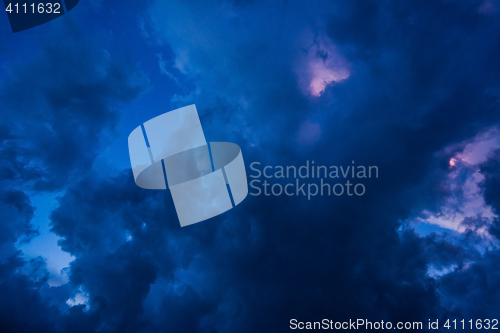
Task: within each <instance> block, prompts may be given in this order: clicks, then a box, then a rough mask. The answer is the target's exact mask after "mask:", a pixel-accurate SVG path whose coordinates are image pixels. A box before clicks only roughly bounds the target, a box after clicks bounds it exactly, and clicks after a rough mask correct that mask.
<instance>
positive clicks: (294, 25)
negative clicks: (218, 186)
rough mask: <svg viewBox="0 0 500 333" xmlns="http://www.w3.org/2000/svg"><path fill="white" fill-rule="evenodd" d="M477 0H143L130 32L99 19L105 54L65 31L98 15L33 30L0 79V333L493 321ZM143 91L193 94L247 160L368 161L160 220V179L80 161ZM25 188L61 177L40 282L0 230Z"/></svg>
mask: <svg viewBox="0 0 500 333" xmlns="http://www.w3.org/2000/svg"><path fill="white" fill-rule="evenodd" d="M486 2H488V0H487V1H486ZM486 2H482V1H479V2H474V1H473V2H465V1H414V2H400V1H384V2H375V1H367V2H352V1H343V2H336V3H330V4H327V3H322V4H321V5H319V4H317V3H309V2H302V1H291V2H282V3H275V4H270V3H265V2H263V1H231V2H225V1H218V2H201V3H198V2H192V1H188V2H179V3H175V2H170V1H169V2H157V3H156V2H151V3H150V7H149V8H148V9H144V8H142V9H141V10H140V11H139V12H138V13H137V18H136V21H135V22H131V23H130V26H129V27H128V29H130V30H125V31H124V30H122V29H121V28H123V29H125V28H124V26H123V22H121V21H120V22H121V23H116V24H117V26H119V27H120V29H118V28H116V29H113V24H111V23H110V22H109V21H106V22H103V23H101V25H102V26H103V27H105V29H104V30H105V31H106V33H104V35H105V36H107V37H106V38H109V39H110V40H112V41H111V42H109V41H106V38H104V37H102V38H100V39H99V38H98V39H97V40H99V41H100V42H101V43H103V44H104V45H107V46H108V48H109V50H108V48H105V47H104V46H100V44H99V43H95V42H94V40H91V39H90V38H87V37H85V34H86V31H87V30H89V31H90V30H92V34H97V35H99V34H100V33H102V32H95V31H94V30H93V29H90V28H88V29H87V27H86V26H85V23H89V24H90V22H91V20H90V19H88V18H87V20H88V22H87V21H86V20H83V19H82V20H81V21H78V22H73V23H71V24H66V25H61V26H62V27H65V29H68V30H69V32H68V33H69V38H67V39H65V40H64V41H61V42H58V43H55V42H54V41H44V42H43V43H42V47H41V49H40V50H39V51H38V52H37V54H36V55H35V56H33V58H32V59H30V60H29V61H27V62H26V63H18V64H16V65H15V66H14V67H13V69H12V70H11V71H10V73H9V75H8V76H7V77H5V78H4V79H3V81H2V84H1V85H0V87H1V90H0V96H1V99H0V110H1V112H2V119H1V125H0V138H1V139H2V141H1V142H2V143H1V146H0V151H1V152H2V157H3V158H2V162H0V168H1V169H0V176H1V182H0V185H1V186H0V196H1V198H2V200H1V203H0V212H1V213H2V218H3V221H4V222H3V223H2V224H1V225H0V255H1V257H0V266H1V268H0V295H2V297H1V298H0V327H1V328H2V331H6V332H31V331H37V332H44V331H47V332H282V331H287V330H288V329H289V321H290V319H292V318H296V319H298V320H301V321H315V320H322V319H323V318H329V319H332V320H334V321H346V320H347V321H348V320H349V319H353V320H355V319H357V318H363V319H368V320H371V321H381V320H384V321H391V322H393V323H394V324H395V323H396V322H398V321H403V322H404V321H412V322H413V321H422V322H424V327H425V325H426V323H427V321H428V319H431V320H436V319H439V320H440V321H444V320H446V319H458V320H461V319H465V320H466V321H468V320H469V319H477V318H483V319H494V318H495V316H497V315H498V314H497V313H496V312H497V311H496V310H497V309H498V308H499V307H500V294H499V291H498V290H499V286H500V279H499V274H498V270H497V269H496V268H497V267H498V265H499V264H500V252H499V249H498V248H499V246H498V244H500V243H499V242H500V237H499V236H500V225H499V221H498V216H497V214H498V207H499V195H500V193H499V189H500V187H499V184H500V178H499V177H500V174H499V167H500V165H499V162H498V161H499V158H498V156H499V155H498V149H499V148H500V135H498V134H497V133H498V132H496V131H495V128H496V126H498V125H499V124H500V113H499V112H498V111H499V108H500V99H499V98H498V89H499V88H498V87H500V76H499V70H500V57H498V54H500V21H499V20H498V15H499V14H498V13H497V12H496V11H495V9H494V8H496V7H495V6H494V5H491V6H490V5H486V4H485V3H486ZM490 2H491V3H494V1H490ZM488 3H489V2H488ZM93 6H97V7H93ZM101 6H108V7H107V8H109V6H113V4H112V3H109V4H108V3H106V2H103V3H102V4H101ZM81 7H82V8H86V11H85V13H86V14H85V15H89V14H88V13H97V12H96V11H98V9H96V8H99V6H98V5H96V4H94V5H92V6H91V5H89V6H88V7H85V6H84V5H83V4H82V5H81ZM106 10H108V9H106ZM133 10H134V9H133V6H131V5H130V4H125V5H124V6H123V7H121V8H120V9H119V10H118V9H117V12H116V13H115V14H113V15H114V16H113V17H114V18H115V19H117V18H120V17H127V18H130V17H131V14H130V13H133ZM74 12H76V10H75V11H74ZM124 12H125V13H127V14H123V13H124ZM82 15H84V14H82ZM66 16H69V15H66ZM85 17H87V16H85ZM96 17H97V18H99V19H102V17H101V16H99V15H98V14H96ZM97 30H98V29H97ZM135 30H137V31H138V32H133V33H132V32H131V31H135ZM139 32H140V33H139ZM89 34H90V32H89ZM109 36H111V37H109ZM106 43H109V44H106ZM138 49H141V51H140V52H142V53H139V54H140V56H138V55H137V53H135V52H139V51H137V50H138ZM118 50H119V51H120V52H123V53H126V54H129V55H130V57H129V58H127V57H117V56H116V53H115V52H114V51H117V52H118ZM160 52H163V53H162V54H163V56H162V57H159V56H157V55H158V54H159V53H160ZM136 58H137V59H141V60H137V61H136ZM158 58H160V59H162V60H164V62H163V63H161V64H160V69H161V71H162V72H160V69H158V67H157V65H158ZM167 58H168V59H167ZM124 59H128V60H124ZM148 59H150V60H151V59H152V60H151V61H153V62H154V65H155V66H151V67H149V65H144V64H146V63H148V61H149V60H148ZM142 68H145V69H144V71H143V70H142ZM166 71H168V74H167V75H165V74H166ZM146 77H147V78H146ZM166 80H169V81H168V83H165V82H166ZM172 82H174V83H175V84H176V85H177V86H175V87H173V86H171V85H173V84H174V83H172ZM146 88H149V91H148V93H147V94H145V95H141V93H142V92H144V91H145V90H146ZM188 90H189V91H188ZM186 91H188V92H186ZM165 100H170V101H171V102H170V104H171V105H169V107H170V108H171V109H173V108H175V107H176V106H179V105H184V104H188V103H189V104H191V103H196V104H197V107H198V110H199V112H200V116H201V119H202V124H203V126H204V131H205V134H206V136H207V139H209V140H210V141H218V140H220V141H231V142H236V143H238V145H240V146H241V148H242V151H243V156H244V159H245V162H246V165H247V174H249V173H250V172H251V171H250V169H249V164H250V163H251V162H253V161H259V162H261V163H262V164H263V165H265V164H267V163H269V164H273V165H297V166H300V165H303V164H304V163H305V161H306V160H314V161H316V163H317V164H322V165H349V164H350V163H351V161H352V160H355V161H356V163H357V164H358V165H377V166H378V167H379V178H378V179H370V180H367V181H366V182H365V184H366V188H367V190H366V194H365V195H364V196H362V197H354V196H353V197H349V196H340V197H331V196H330V197H328V196H323V197H319V196H318V197H314V198H312V199H311V200H310V201H308V200H307V198H304V197H295V196H294V197H287V196H278V197H276V196H264V195H262V196H248V197H247V198H246V199H245V201H243V202H242V203H241V205H239V206H238V207H236V208H235V209H232V210H231V211H229V212H227V213H225V214H223V215H220V216H217V217H215V218H212V219H210V220H208V221H204V222H202V223H198V224H195V225H192V226H189V227H185V228H180V226H179V225H178V220H177V216H176V213H175V209H174V206H173V203H172V199H171V197H170V194H169V192H168V191H150V190H144V189H140V188H138V187H137V186H136V185H135V183H134V180H133V177H132V174H131V171H130V170H129V169H126V170H122V171H120V172H117V173H116V174H115V175H113V176H111V177H108V176H107V175H106V176H105V175H103V174H101V173H100V172H99V171H98V170H96V168H93V167H92V166H93V163H94V161H95V158H96V156H98V155H99V154H100V153H102V152H103V151H106V149H108V147H107V146H106V144H107V143H109V142H105V141H103V140H102V136H103V135H104V134H109V133H115V134H116V133H121V132H123V131H124V132H127V133H128V130H129V129H130V130H131V129H133V128H135V127H136V126H137V125H138V123H139V122H137V123H136V122H135V119H139V118H134V117H131V116H130V113H134V114H139V115H141V116H142V115H143V114H149V113H147V112H150V110H151V109H153V110H161V108H162V107H163V105H165V103H166V102H165ZM130 103H132V104H134V103H139V107H137V108H135V109H134V108H133V106H132V107H131V108H132V111H130V106H129V105H130ZM120 110H124V111H120ZM163 111H167V110H163ZM163 111H161V112H163ZM132 118H134V122H132V121H131V120H130V119H132ZM120 119H125V121H121V120H120ZM141 119H142V118H141ZM143 120H147V118H144V119H142V120H141V121H143ZM127 121H128V122H127ZM120 126H121V127H120ZM484 133H486V134H484ZM116 135H117V136H119V135H118V134H116ZM122 139H123V143H122V144H123V145H126V143H125V142H126V140H125V139H124V138H120V140H122ZM495 140H497V141H495ZM121 154H122V152H121V151H116V152H112V153H110V155H109V160H110V162H109V163H110V164H113V159H114V158H117V159H119V158H123V156H122V155H121ZM124 154H126V151H125V152H124ZM40 191H49V192H50V191H57V192H60V193H61V195H60V196H59V198H58V204H59V205H58V207H57V208H56V209H54V210H53V211H52V212H51V214H50V221H51V230H52V232H54V233H55V234H57V235H58V236H60V237H61V240H60V241H59V244H60V246H61V248H62V249H63V250H64V251H66V252H69V253H70V254H71V255H73V256H74V257H75V260H74V261H72V262H71V264H70V268H69V270H68V276H69V282H68V283H67V284H64V285H62V286H58V287H48V286H47V284H46V279H47V277H46V267H45V262H44V260H43V258H37V259H34V260H33V261H31V262H28V261H26V260H23V259H21V254H20V253H19V251H18V250H17V249H16V247H15V243H16V242H20V241H27V240H29V239H30V237H33V236H34V235H36V230H35V229H34V228H33V226H32V225H31V224H30V220H31V219H32V218H33V214H34V210H35V209H34V207H33V206H32V203H31V202H30V195H32V194H33V192H35V193H36V192H40ZM460 218H461V220H460V221H459V222H457V221H458V220H457V219H460ZM436 225H437V226H439V228H438V229H432V230H431V229H428V228H430V226H436ZM426 228H427V229H426ZM429 230H430V231H429ZM436 230H437V231H436ZM4 295H6V297H4ZM66 302H68V304H66Z"/></svg>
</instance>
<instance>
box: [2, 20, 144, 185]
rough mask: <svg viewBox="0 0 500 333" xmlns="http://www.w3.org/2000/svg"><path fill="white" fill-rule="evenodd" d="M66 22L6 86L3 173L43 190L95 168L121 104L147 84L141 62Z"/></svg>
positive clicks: (15, 70) (14, 71) (16, 66)
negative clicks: (123, 57)
mask: <svg viewBox="0 0 500 333" xmlns="http://www.w3.org/2000/svg"><path fill="white" fill-rule="evenodd" d="M66 29H67V34H65V35H64V36H62V35H61V36H59V35H57V37H61V38H54V39H50V40H49V39H48V40H47V41H46V42H45V43H43V44H42V49H41V51H40V52H39V54H38V55H37V56H36V57H35V59H32V60H29V62H28V63H27V64H22V65H21V64H13V66H14V68H13V69H12V70H11V71H10V75H9V76H8V77H6V78H5V80H4V81H3V82H2V85H1V88H0V96H1V107H2V110H3V111H2V120H1V122H2V126H1V132H2V137H3V138H4V140H2V145H1V147H0V149H1V153H2V156H3V159H2V166H1V168H2V171H1V174H2V175H4V179H5V180H10V181H16V182H19V181H22V182H28V183H31V184H32V185H33V186H34V188H35V189H42V190H46V189H50V190H54V189H57V188H61V187H62V186H64V185H65V184H67V182H68V181H70V180H72V179H73V178H72V177H73V176H75V175H76V176H77V177H78V174H79V173H81V172H82V171H84V170H86V169H88V168H89V167H90V166H91V165H92V162H93V159H94V158H95V156H96V153H97V145H98V144H99V140H100V134H101V132H102V131H103V130H104V129H112V128H113V127H114V126H115V124H116V122H117V118H118V113H117V107H119V106H121V105H123V103H125V102H129V101H131V100H133V99H134V98H136V97H137V96H138V95H139V94H140V93H141V92H142V91H144V89H145V86H146V85H147V81H146V79H145V78H144V76H143V74H142V73H141V72H140V71H139V70H138V69H137V68H136V67H135V66H134V64H131V63H127V62H124V61H117V60H116V59H113V58H112V57H111V56H110V54H109V53H108V52H107V51H106V50H104V49H99V48H96V47H95V46H94V45H93V43H92V41H91V40H89V39H87V38H85V37H83V36H82V35H81V34H80V33H79V32H77V31H76V30H77V28H76V27H74V26H71V25H69V26H66ZM52 37H56V36H52ZM62 37H64V38H62Z"/></svg>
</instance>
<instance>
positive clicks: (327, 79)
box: [295, 34, 350, 97]
mask: <svg viewBox="0 0 500 333" xmlns="http://www.w3.org/2000/svg"><path fill="white" fill-rule="evenodd" d="M303 40H304V43H303V44H305V46H303V47H302V48H301V49H302V53H301V55H300V57H299V60H298V61H297V66H296V69H295V71H296V73H297V75H298V80H299V84H300V86H301V88H302V90H303V91H304V93H306V94H309V95H312V96H315V97H319V96H321V94H323V92H324V91H325V89H326V87H327V86H328V85H330V84H332V83H334V82H341V81H343V80H345V79H347V78H348V77H349V75H350V72H349V69H348V66H347V61H346V60H345V59H344V58H343V57H342V56H341V55H340V53H339V52H338V50H337V48H336V47H335V45H333V43H332V42H331V41H330V39H329V38H328V37H326V36H325V35H324V34H320V35H319V36H312V35H311V34H309V35H307V36H306V37H304V39H303Z"/></svg>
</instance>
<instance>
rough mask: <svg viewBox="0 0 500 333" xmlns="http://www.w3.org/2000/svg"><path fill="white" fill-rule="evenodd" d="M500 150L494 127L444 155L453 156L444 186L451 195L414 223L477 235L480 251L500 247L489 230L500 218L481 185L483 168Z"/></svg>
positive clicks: (446, 149)
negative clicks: (435, 208)
mask: <svg viewBox="0 0 500 333" xmlns="http://www.w3.org/2000/svg"><path fill="white" fill-rule="evenodd" d="M498 149H500V131H499V130H498V129H497V128H490V129H488V130H486V131H484V132H482V133H479V134H478V135H477V136H475V137H474V138H472V139H470V140H467V141H465V142H461V143H458V144H454V145H451V146H449V147H447V148H445V149H444V150H443V151H442V152H440V153H439V154H444V155H448V156H449V155H450V154H451V155H452V156H451V157H449V166H450V169H449V173H448V175H447V176H446V178H445V179H443V183H442V186H443V187H444V188H445V189H446V190H447V192H448V193H449V194H448V195H447V196H446V197H445V198H443V199H444V200H443V204H442V205H441V206H440V207H439V208H438V209H437V210H434V211H429V210H423V211H422V213H421V214H420V216H419V217H418V218H416V219H415V221H414V222H417V223H428V224H433V225H437V226H439V227H441V228H444V229H448V230H452V231H455V232H458V233H459V234H462V233H465V232H473V233H474V235H476V236H477V238H478V240H479V241H478V244H477V245H476V246H477V248H478V249H481V250H488V249H493V248H499V247H500V244H499V243H498V241H497V240H496V238H495V237H493V236H492V235H490V233H489V227H490V226H491V224H492V223H493V222H494V221H495V219H496V218H497V217H498V216H497V215H496V213H495V212H494V210H493V208H492V207H491V206H490V205H488V204H487V203H486V201H485V198H484V191H483V188H482V186H481V183H482V182H483V181H484V179H485V176H484V174H483V173H481V169H480V166H481V165H482V164H483V163H485V162H487V161H488V160H489V159H490V158H491V157H492V156H493V153H494V152H495V151H497V150H498ZM457 151H458V152H457Z"/></svg>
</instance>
